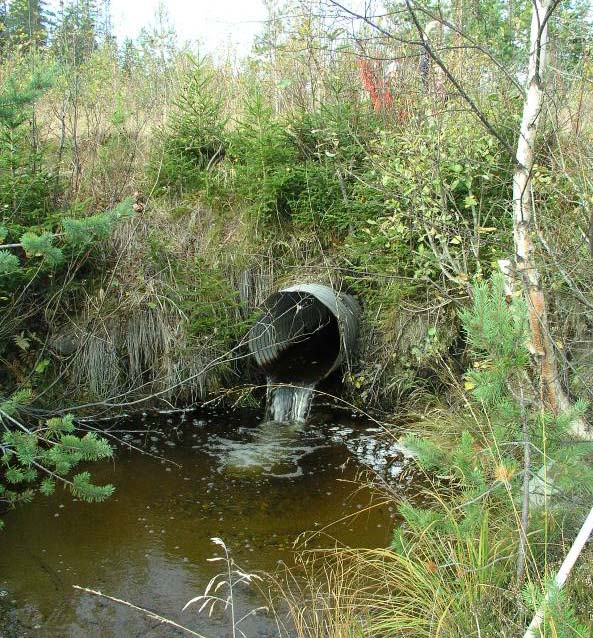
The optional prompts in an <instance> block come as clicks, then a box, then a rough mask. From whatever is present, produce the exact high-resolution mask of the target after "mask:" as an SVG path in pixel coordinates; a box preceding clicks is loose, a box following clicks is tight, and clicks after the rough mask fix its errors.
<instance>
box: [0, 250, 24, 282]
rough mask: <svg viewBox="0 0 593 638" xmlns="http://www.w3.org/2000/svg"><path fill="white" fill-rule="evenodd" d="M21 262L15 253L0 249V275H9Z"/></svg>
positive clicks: (17, 268)
mask: <svg viewBox="0 0 593 638" xmlns="http://www.w3.org/2000/svg"><path fill="white" fill-rule="evenodd" d="M20 267H21V262H20V261H19V258H18V257H17V256H16V255H13V254H12V253H9V252H8V251H7V250H0V276H1V275H11V274H12V273H14V272H16V271H17V270H19V268H20Z"/></svg>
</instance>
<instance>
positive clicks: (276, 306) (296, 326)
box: [249, 284, 360, 386]
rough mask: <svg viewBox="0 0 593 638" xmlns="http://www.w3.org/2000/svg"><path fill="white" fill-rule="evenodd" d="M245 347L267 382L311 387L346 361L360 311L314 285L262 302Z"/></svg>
mask: <svg viewBox="0 0 593 638" xmlns="http://www.w3.org/2000/svg"><path fill="white" fill-rule="evenodd" d="M261 310H262V316H261V317H260V318H259V320H258V321H257V322H256V323H255V324H254V326H253V327H252V329H251V331H250V334H249V348H250V350H251V353H252V354H253V357H254V358H255V361H256V363H257V365H258V367H259V368H260V370H261V371H262V372H264V374H265V375H266V376H267V377H268V379H269V381H270V382H272V383H276V384H283V383H284V384H296V385H300V386H304V385H308V386H314V385H316V384H317V383H318V382H319V381H321V380H322V379H324V378H326V377H327V376H329V375H330V374H331V373H332V372H333V371H334V370H336V369H337V368H338V367H339V366H340V365H341V364H342V363H344V362H349V361H350V360H351V358H352V355H353V352H354V347H355V345H356V338H357V335H358V320H359V315H360V310H359V307H358V304H357V302H356V300H355V299H354V298H353V297H351V296H349V295H345V294H342V293H337V292H335V291H334V290H333V289H332V288H330V287H328V286H323V285H320V284H302V285H297V286H292V287H291V288H285V289H284V290H280V291H278V292H276V293H274V294H272V295H270V297H268V298H267V299H266V301H265V302H264V304H263V306H262V308H261Z"/></svg>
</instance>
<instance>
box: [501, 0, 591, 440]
mask: <svg viewBox="0 0 593 638" xmlns="http://www.w3.org/2000/svg"><path fill="white" fill-rule="evenodd" d="M552 6H553V3H552V0H533V14H532V20H531V37H530V55H529V69H528V77H527V95H526V98H525V102H524V105H523V117H522V121H521V131H520V134H519V141H518V144H517V155H516V159H517V165H516V168H515V173H514V176H513V236H514V242H515V261H516V269H517V274H518V275H519V276H520V278H521V282H522V285H523V292H524V295H525V299H526V301H527V307H528V312H529V325H530V330H531V347H532V353H533V355H534V357H535V359H536V361H537V363H538V366H539V375H540V381H541V391H542V395H543V396H542V399H543V400H544V402H545V403H546V404H547V405H548V406H549V408H550V409H552V410H553V411H554V412H561V411H564V410H566V409H568V407H569V405H570V404H569V401H568V398H567V396H566V394H565V393H564V390H563V389H562V386H561V384H560V381H559V378H558V366H557V362H556V355H555V352H554V343H553V341H552V337H551V335H550V331H549V327H548V320H547V311H546V301H545V296H544V292H543V290H542V287H541V282H540V276H539V272H538V270H537V266H536V263H535V259H534V246H533V240H532V219H533V200H532V194H531V173H532V170H533V164H534V150H535V140H536V136H537V127H538V123H539V120H540V115H541V112H542V107H543V101H544V93H543V74H544V72H545V70H546V48H547V44H548V18H549V13H550V11H551V8H552ZM572 431H573V434H575V435H577V436H581V437H586V436H587V430H586V424H585V423H584V421H583V420H582V419H576V420H575V421H574V422H573V425H572Z"/></svg>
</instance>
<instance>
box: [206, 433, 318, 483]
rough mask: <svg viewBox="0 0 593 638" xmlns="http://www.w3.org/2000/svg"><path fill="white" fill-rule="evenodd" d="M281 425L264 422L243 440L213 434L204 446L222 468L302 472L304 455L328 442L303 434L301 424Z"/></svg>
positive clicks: (272, 473) (246, 471)
mask: <svg viewBox="0 0 593 638" xmlns="http://www.w3.org/2000/svg"><path fill="white" fill-rule="evenodd" d="M278 426H279V424H278V423H277V422H275V421H268V422H265V423H261V424H260V425H259V426H258V427H257V428H255V429H252V430H251V431H250V434H249V435H248V436H247V437H245V438H243V439H240V440H234V439H229V438H226V437H222V436H213V437H211V438H210V439H209V440H208V442H207V444H206V446H205V448H204V449H205V450H206V451H207V452H208V453H209V454H211V455H213V456H215V457H216V458H217V459H218V470H219V471H220V472H231V473H239V474H255V475H260V476H271V477H277V478H295V477H298V476H302V474H303V470H302V468H301V467H300V464H299V463H300V461H301V459H302V458H303V457H305V456H307V455H308V454H311V453H312V452H313V451H315V450H316V449H318V448H319V447H324V446H323V445H319V443H318V442H317V441H315V440H311V437H305V436H303V431H302V429H301V427H300V426H299V425H298V424H293V425H286V426H285V427H278Z"/></svg>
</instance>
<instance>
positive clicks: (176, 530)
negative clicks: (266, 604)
mask: <svg viewBox="0 0 593 638" xmlns="http://www.w3.org/2000/svg"><path fill="white" fill-rule="evenodd" d="M115 428H117V429H119V430H128V432H127V433H124V434H120V435H119V436H123V437H124V439H125V440H126V441H127V442H128V443H129V444H131V445H133V446H136V447H140V448H142V449H143V450H144V451H146V452H149V453H150V454H151V455H152V456H149V455H147V454H143V453H141V452H139V451H137V450H130V449H129V448H128V446H126V445H118V446H117V449H116V453H115V457H114V460H113V461H111V462H109V463H103V464H99V463H96V464H92V465H91V466H90V467H89V469H90V470H91V472H92V474H93V480H94V481H95V482H97V483H107V482H110V483H113V484H114V485H115V486H116V492H115V494H114V495H113V496H112V497H111V498H110V499H109V500H108V501H106V502H105V503H101V504H87V503H82V502H76V501H73V500H72V498H71V496H70V495H69V494H68V493H66V492H65V491H64V490H62V489H58V490H56V494H55V495H54V496H52V497H49V498H46V497H41V496H39V497H37V498H36V499H35V500H34V502H33V503H31V504H29V505H25V506H22V507H19V508H17V509H15V510H12V511H9V512H7V513H6V515H5V516H4V521H5V529H4V531H2V532H0V544H1V547H2V551H1V552H0V609H1V611H0V619H1V620H0V636H1V637H2V638H16V637H18V638H21V637H22V638H24V637H27V636H31V637H33V636H38V637H41V638H83V637H84V638H132V637H134V636H142V637H144V638H157V637H165V636H167V637H172V636H184V635H186V634H184V633H182V632H180V631H178V630H176V629H174V628H172V627H167V626H164V625H162V624H159V623H158V621H156V620H154V619H151V618H147V617H146V616H145V615H143V614H142V613H140V612H138V611H135V610H133V609H130V608H128V607H125V606H122V605H118V604H116V603H113V602H111V601H109V600H105V599H101V598H99V597H97V596H93V595H91V594H87V593H83V592H80V591H77V590H75V589H74V588H73V585H80V586H84V587H89V588H91V589H94V590H99V591H101V592H103V593H104V594H109V595H111V596H115V597H117V598H121V599H124V600H126V601H130V602H132V603H134V604H136V605H139V606H142V607H145V608H148V609H150V610H153V611H155V612H157V613H159V614H161V615H163V616H165V617H167V618H170V619H172V620H174V621H176V622H178V623H180V624H183V625H185V626H187V627H190V628H191V629H193V630H194V631H196V632H199V633H200V634H203V635H204V636H206V637H207V638H225V637H226V636H232V632H231V628H230V626H229V618H228V614H221V613H214V614H213V615H212V616H211V617H208V615H207V614H205V613H202V614H200V613H198V607H199V604H196V605H194V606H190V607H189V608H188V609H187V610H186V611H184V612H182V608H183V606H184V604H185V603H186V602H187V601H188V600H189V599H191V598H193V597H195V596H197V595H199V594H202V593H203V591H204V588H205V587H206V585H207V583H208V581H209V580H210V578H211V577H212V576H213V575H214V574H216V573H218V572H219V571H221V569H222V567H223V566H224V564H223V563H221V562H209V561H208V560H207V559H209V558H212V557H215V556H220V555H221V554H222V551H221V547H219V546H217V545H215V544H213V543H212V541H211V538H213V537H219V538H222V539H223V540H224V541H225V543H226V544H227V546H228V548H229V550H230V551H231V553H232V556H233V558H234V560H235V561H236V563H237V564H238V565H240V566H241V567H242V568H244V569H245V570H247V571H265V572H274V570H276V569H277V568H278V567H279V566H280V565H282V564H288V565H289V566H290V565H292V564H293V563H294V548H293V543H294V541H295V539H296V538H297V536H298V535H299V534H301V533H302V532H308V531H318V532H321V533H319V534H316V535H315V536H313V538H312V539H311V540H310V541H309V544H308V547H324V546H328V545H331V544H332V543H334V542H335V541H334V540H332V539H337V541H338V542H340V543H344V544H346V545H349V546H355V547H378V546H386V545H387V544H388V543H389V539H390V537H391V534H392V528H393V526H394V524H395V521H394V515H393V513H392V512H390V511H389V510H388V508H387V507H386V506H381V507H374V508H372V509H367V506H368V505H369V503H370V502H371V499H372V495H371V494H370V493H369V492H368V491H367V490H366V489H359V485H358V484H357V483H356V476H357V474H358V473H359V471H360V470H361V469H363V468H364V467H365V455H366V459H367V460H368V459H369V458H373V459H374V460H375V461H377V459H378V462H379V466H380V467H379V468H378V469H379V470H381V471H384V472H387V473H389V472H391V474H392V476H395V475H396V474H397V472H398V471H400V470H399V467H398V462H397V461H396V462H395V464H394V462H393V460H392V455H391V454H390V453H386V452H385V451H383V452H381V453H377V445H378V443H377V435H378V431H377V428H376V426H374V425H373V424H371V423H368V422H363V421H360V420H353V419H352V418H350V417H349V416H348V415H345V414H344V413H343V412H335V411H334V412H332V411H331V410H329V409H325V411H324V408H317V409H316V410H315V411H314V413H313V414H312V415H311V418H310V420H309V422H308V423H307V424H306V425H298V426H296V425H295V426H290V425H286V424H278V423H263V422H262V417H261V416H260V415H259V413H255V412H253V411H241V412H234V413H183V414H180V413H172V414H167V415H160V416H158V417H145V418H144V419H141V417H138V418H137V419H129V420H127V421H120V422H118V423H117V424H116V425H115ZM155 457H156V458H155ZM160 457H162V458H160ZM165 459H166V460H165ZM349 515H352V516H349ZM235 603H236V607H237V611H238V613H239V614H244V613H246V612H247V611H249V610H250V609H254V608H255V607H258V606H259V605H261V604H262V602H261V600H260V599H259V597H258V596H257V595H256V593H255V592H254V591H252V590H251V589H250V588H249V587H245V586H242V587H239V588H238V589H237V590H236V592H235ZM241 629H242V630H243V631H244V632H245V635H246V636H247V637H248V638H263V637H271V636H277V635H278V631H277V629H276V625H275V622H274V620H273V618H270V617H269V616H268V615H266V614H265V613H258V614H256V615H253V616H252V617H250V618H248V619H247V620H246V621H245V622H244V623H243V624H242V625H241Z"/></svg>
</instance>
